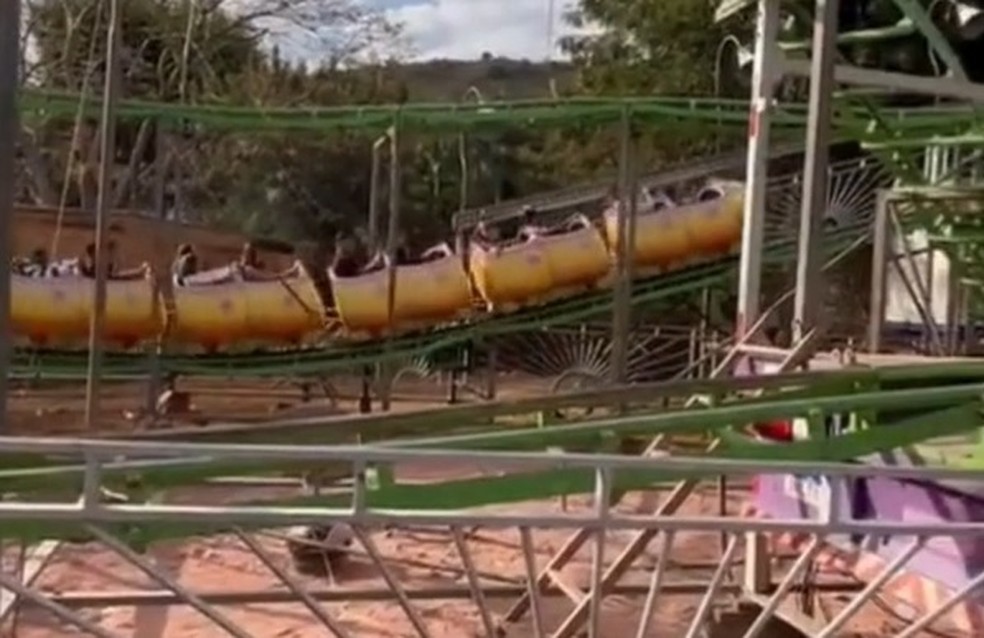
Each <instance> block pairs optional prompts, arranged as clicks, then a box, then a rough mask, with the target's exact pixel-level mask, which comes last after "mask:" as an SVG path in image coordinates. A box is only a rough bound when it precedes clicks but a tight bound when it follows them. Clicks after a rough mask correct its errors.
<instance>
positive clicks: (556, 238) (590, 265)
mask: <svg viewBox="0 0 984 638" xmlns="http://www.w3.org/2000/svg"><path fill="white" fill-rule="evenodd" d="M540 241H541V242H542V245H543V251H544V254H545V255H546V257H547V264H548V266H549V268H550V279H551V282H552V283H551V285H552V287H553V288H566V287H571V286H591V285H594V284H595V283H597V282H598V280H600V279H601V278H602V277H604V276H605V275H606V274H607V273H608V270H609V267H610V265H611V259H610V257H609V255H608V247H607V246H606V245H605V240H604V239H602V237H601V234H600V233H599V232H598V229H597V228H595V226H594V225H592V224H588V225H587V226H586V227H585V228H580V229H578V230H574V231H571V232H569V233H564V234H561V235H549V236H546V237H542V238H540Z"/></svg>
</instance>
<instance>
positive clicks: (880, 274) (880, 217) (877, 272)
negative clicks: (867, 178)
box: [868, 191, 892, 354]
mask: <svg viewBox="0 0 984 638" xmlns="http://www.w3.org/2000/svg"><path fill="white" fill-rule="evenodd" d="M889 206H891V203H890V199H889V194H888V192H887V191H878V195H877V199H876V203H875V225H874V228H873V229H872V233H873V235H874V237H873V238H872V248H871V306H870V307H869V309H868V352H871V353H873V354H874V353H877V352H878V351H879V350H881V338H882V326H883V325H884V323H885V288H886V287H887V286H888V260H889V259H890V258H892V255H891V254H890V253H891V249H890V246H891V229H890V228H889V223H888V207H889Z"/></svg>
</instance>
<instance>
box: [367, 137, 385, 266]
mask: <svg viewBox="0 0 984 638" xmlns="http://www.w3.org/2000/svg"><path fill="white" fill-rule="evenodd" d="M387 139H388V136H386V135H383V136H382V137H380V138H377V139H376V141H375V142H373V144H372V172H371V173H370V175H369V229H368V232H369V246H367V248H368V249H369V252H371V253H374V252H376V251H377V250H379V176H380V173H381V172H382V170H381V167H380V164H381V162H382V157H381V154H382V152H383V148H384V147H385V145H386V140H387Z"/></svg>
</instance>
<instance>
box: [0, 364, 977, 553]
mask: <svg viewBox="0 0 984 638" xmlns="http://www.w3.org/2000/svg"><path fill="white" fill-rule="evenodd" d="M656 386H662V391H660V390H659V388H657V387H656ZM750 389H759V390H765V391H766V394H764V395H762V396H759V397H756V398H747V395H744V394H743V393H741V392H739V390H750ZM694 391H698V392H702V393H706V394H710V395H713V396H715V397H717V399H716V401H715V403H716V405H715V407H710V408H708V407H699V408H694V409H686V410H679V409H678V410H671V411H663V412H656V413H651V412H650V413H641V414H630V415H628V416H624V417H619V418H610V419H602V420H595V421H589V422H584V423H577V424H567V425H554V426H547V427H536V426H530V427H526V428H522V429H518V428H516V429H509V430H495V429H494V428H495V427H496V426H495V424H494V423H493V425H492V426H489V425H488V424H487V421H486V422H485V424H484V425H479V421H478V419H479V417H482V418H487V417H488V412H489V406H470V407H467V408H461V409H459V410H458V411H457V414H456V415H455V418H456V419H457V421H456V422H455V421H450V420H449V421H444V422H442V421H440V420H435V419H434V418H433V417H434V414H433V413H430V414H418V415H410V416H403V417H399V416H393V417H387V418H383V419H375V420H373V419H362V420H361V421H362V422H361V424H360V425H361V426H362V427H361V430H360V431H361V432H372V430H373V428H374V427H376V428H378V431H377V432H376V435H377V436H378V437H379V438H380V439H388V438H389V437H390V436H392V435H394V433H395V429H394V428H395V427H396V426H401V427H408V426H414V427H415V428H417V429H416V430H415V433H417V434H420V433H422V432H430V433H433V432H434V431H435V430H438V429H440V428H442V427H443V428H444V429H445V430H446V431H454V430H455V429H459V430H460V429H468V428H479V427H483V428H484V431H479V432H477V433H472V434H457V435H452V436H443V437H434V436H430V437H428V438H420V437H419V436H416V437H413V438H407V439H404V440H396V441H392V440H388V441H386V442H385V443H383V444H382V445H385V446H387V447H390V446H395V447H401V448H421V449H435V448H443V449H448V448H451V449H470V450H476V449H510V450H517V449H530V450H535V449H544V448H546V447H556V446H559V447H562V448H565V449H577V448H579V447H583V448H585V449H599V448H600V449H605V448H607V447H610V446H612V445H613V444H614V443H617V441H619V440H620V439H622V438H624V437H630V436H646V437H651V436H654V435H656V434H661V433H662V434H691V435H693V434H707V435H714V436H718V437H721V438H722V439H723V445H722V446H721V447H720V448H719V450H718V451H717V452H716V453H715V454H716V455H718V456H723V457H728V458H740V459H749V460H756V461H760V462H761V463H762V464H763V466H764V469H763V470H762V471H767V465H768V463H769V462H775V461H777V460H787V461H788V460H803V461H818V460H825V461H851V460H852V459H857V458H860V457H864V456H867V455H869V454H872V453H875V452H880V451H887V450H892V449H898V448H904V447H907V446H911V445H913V444H915V443H918V442H920V441H924V440H928V439H932V438H935V437H939V436H952V435H955V434H963V433H968V432H972V431H974V430H976V429H978V428H980V427H981V425H982V423H984V417H982V408H984V406H982V396H984V362H980V363H978V362H947V363H939V364H928V365H919V366H911V367H898V368H881V369H845V370H841V371H831V372H822V373H805V374H804V373H800V374H790V375H780V376H775V377H759V378H752V379H729V380H707V381H694V382H676V383H668V384H654V386H653V387H640V388H631V387H629V388H622V389H619V390H616V391H613V392H611V393H610V396H608V397H607V398H606V396H605V394H604V393H603V392H596V393H594V396H593V398H592V397H591V396H590V395H592V393H582V396H579V397H578V396H575V397H572V399H571V400H570V402H571V403H577V401H578V400H580V401H581V402H582V403H584V402H586V401H591V400H594V401H604V402H605V403H606V404H607V405H614V404H624V403H625V402H627V401H628V400H631V398H632V396H635V397H636V400H637V401H640V402H644V401H645V399H644V397H648V401H649V402H652V403H656V402H658V401H659V397H660V396H661V395H666V394H668V393H674V392H675V393H677V394H679V395H680V396H686V395H688V394H691V393H692V392H694ZM633 393H635V394H634V395H633ZM743 397H745V398H743ZM561 400H563V398H562V397H552V398H544V399H531V400H526V401H518V402H506V403H503V404H501V405H499V406H498V411H497V412H496V414H505V413H510V411H511V413H514V414H516V413H522V412H524V411H526V412H528V411H530V410H531V409H532V408H535V407H544V406H547V405H548V404H550V405H555V404H556V403H557V402H558V401H561ZM538 402H539V403H538ZM469 410H471V413H469V412H468V411H469ZM483 410H484V412H483ZM452 412H453V411H452ZM834 413H837V414H855V415H867V416H866V417H865V418H863V419H861V418H858V419H855V420H854V422H855V423H856V424H857V426H856V427H855V428H854V429H853V430H852V431H848V432H845V433H842V434H839V435H837V436H834V437H831V438H822V437H821V438H816V439H812V440H806V441H798V442H794V443H789V444H782V445H775V444H766V443H761V442H758V441H754V440H752V439H749V438H747V437H745V436H743V435H741V434H740V432H741V431H742V428H743V427H744V426H745V425H746V424H748V423H754V422H760V421H766V420H773V419H776V418H788V417H796V416H810V415H825V414H834ZM469 414H470V418H471V419H472V420H471V421H469ZM872 415H874V416H872ZM401 419H402V420H401ZM322 425H323V430H322V431H321V433H320V434H321V436H320V438H318V437H315V436H314V434H315V433H316V432H317V430H316V429H315V428H313V427H312V428H310V429H308V430H306V432H300V431H296V430H292V429H291V428H285V431H284V432H282V433H281V434H282V435H283V436H284V437H285V440H290V441H292V442H293V443H295V444H300V443H310V444H315V443H318V444H324V443H326V442H332V443H337V442H339V440H341V439H345V438H347V437H350V436H351V435H352V434H353V432H354V431H355V428H353V427H352V425H353V422H352V421H350V422H349V423H347V424H346V423H335V424H332V423H331V422H328V421H325V422H324V423H323V424H322ZM346 426H347V427H346ZM490 428H493V429H490ZM293 434H298V435H299V436H297V437H296V438H291V437H292V435H293ZM206 453H207V452H206ZM0 462H2V465H0V467H3V468H4V469H3V471H0V482H2V484H3V485H4V486H5V490H7V491H30V492H34V493H35V496H34V497H32V498H38V497H40V496H41V495H42V492H44V493H48V494H51V493H54V494H58V493H61V494H64V495H66V497H67V498H73V496H74V494H76V493H77V491H78V489H79V488H80V485H81V480H82V478H81V476H82V471H83V467H82V466H78V465H76V466H71V465H68V466H66V465H64V463H65V461H58V460H57V459H54V460H49V461H48V463H49V465H48V466H46V467H43V466H40V465H39V466H36V467H30V468H25V467H24V466H25V465H26V464H27V463H28V462H35V463H43V460H42V459H29V458H26V457H24V456H18V455H10V454H6V455H3V454H0ZM132 462H134V461H131V463H132ZM141 462H144V463H148V464H149V465H148V466H146V467H144V468H138V467H134V466H132V465H131V466H129V467H120V466H117V467H116V468H112V467H110V468H107V470H106V472H105V479H106V484H107V485H108V486H112V487H117V488H119V489H127V488H129V489H131V490H132V489H133V481H134V477H139V488H137V489H138V490H139V491H140V492H145V491H147V490H158V489H166V488H168V487H174V486H178V485H187V484H192V483H197V482H200V481H202V480H204V479H207V478H210V477H216V476H222V475H230V474H266V475H269V474H272V473H292V474H296V473H298V472H299V471H301V469H302V468H299V467H297V465H296V464H291V465H290V466H283V465H278V464H271V463H263V462H261V461H257V462H244V461H224V462H216V461H214V460H210V459H207V458H200V459H184V458H182V459H174V460H169V461H166V462H162V461H160V460H156V461H155V460H153V459H149V460H145V461H141ZM55 463H62V465H54V464H55ZM348 465H349V464H347V463H337V464H334V465H333V466H332V467H329V468H325V467H319V468H318V469H319V470H320V471H329V472H331V473H334V474H337V475H339V476H342V475H347V474H350V473H351V468H349V467H348ZM381 469H382V470H384V472H383V473H384V474H385V473H387V472H386V468H381ZM699 474H700V473H699V472H692V473H689V474H688V473H686V472H683V473H681V472H679V471H673V472H668V471H662V470H660V469H659V467H658V463H657V464H654V466H653V468H652V470H647V471H644V472H619V473H617V475H616V477H615V484H616V486H617V487H618V488H619V489H633V488H640V487H644V486H646V485H651V484H652V483H654V482H663V481H669V480H672V479H678V478H682V477H684V475H686V477H697V476H699ZM691 475H693V476H691ZM591 478H592V477H591V474H590V472H583V471H573V470H564V469H545V470H542V471H535V472H531V471H525V472H521V473H511V474H507V475H505V476H497V477H486V478H479V479H467V480H454V481H445V482H440V483H437V484H434V485H405V484H400V483H398V482H393V481H392V480H384V481H381V482H380V483H379V486H378V489H375V490H373V491H371V492H370V493H369V499H368V502H369V504H370V505H372V506H376V507H386V508H389V509H432V510H439V509H454V508H461V507H474V506H477V505H481V504H488V503H493V502H495V503H502V502H514V501H522V500H529V499H535V498H546V497H549V496H554V495H559V494H568V493H578V492H584V491H586V490H587V489H589V487H590V480H591ZM278 504H279V505H281V506H292V505H304V504H307V505H311V504H318V505H322V506H328V505H336V506H343V505H345V504H346V503H345V502H344V500H341V499H340V498H335V499H331V498H329V499H325V498H318V499H311V498H301V499H293V500H290V501H287V502H279V503H278ZM213 531H219V530H218V529H217V528H203V527H200V526H188V525H167V524H156V523H155V524H154V525H152V526H134V527H131V528H128V529H127V530H126V534H125V535H126V536H127V537H128V538H129V539H130V540H131V541H132V542H134V543H136V544H138V545H140V544H146V543H150V542H153V541H157V540H163V539H166V538H176V537H181V536H187V535H192V534H202V533H209V532H213ZM75 533H76V532H75V530H74V529H72V528H71V526H60V528H58V529H56V528H53V527H52V526H47V525H39V524H36V523H35V522H32V521H31V520H30V519H29V517H27V518H24V519H23V520H21V521H19V522H12V523H10V524H7V523H5V530H4V535H5V536H10V537H18V538H24V539H40V538H69V539H75V540H82V537H77V536H74V534H75Z"/></svg>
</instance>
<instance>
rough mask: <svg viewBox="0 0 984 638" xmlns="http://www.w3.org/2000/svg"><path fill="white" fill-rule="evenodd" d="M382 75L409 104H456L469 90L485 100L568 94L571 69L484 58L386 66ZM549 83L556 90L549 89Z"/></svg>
mask: <svg viewBox="0 0 984 638" xmlns="http://www.w3.org/2000/svg"><path fill="white" fill-rule="evenodd" d="M385 73H386V75H387V76H388V77H389V78H391V79H392V80H395V81H397V82H399V83H401V84H402V85H403V86H406V87H407V91H408V94H407V99H408V100H409V101H411V102H459V101H461V99H462V97H463V96H464V95H465V93H466V92H467V91H468V89H469V87H473V86H474V87H475V88H477V89H478V90H479V91H480V92H481V93H482V95H483V96H484V97H485V99H487V100H499V99H510V100H526V99H535V98H545V97H550V95H551V91H552V90H555V91H556V92H557V93H565V92H569V91H570V90H571V89H572V88H573V87H574V83H575V81H576V78H575V73H574V68H573V67H572V66H571V65H570V64H567V63H564V62H531V61H529V60H514V59H509V58H496V57H492V56H486V57H485V58H483V59H481V60H428V61H426V62H414V63H409V64H402V65H399V66H391V67H387V68H386V71H385ZM551 83H553V85H554V86H555V87H556V88H555V89H551Z"/></svg>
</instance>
